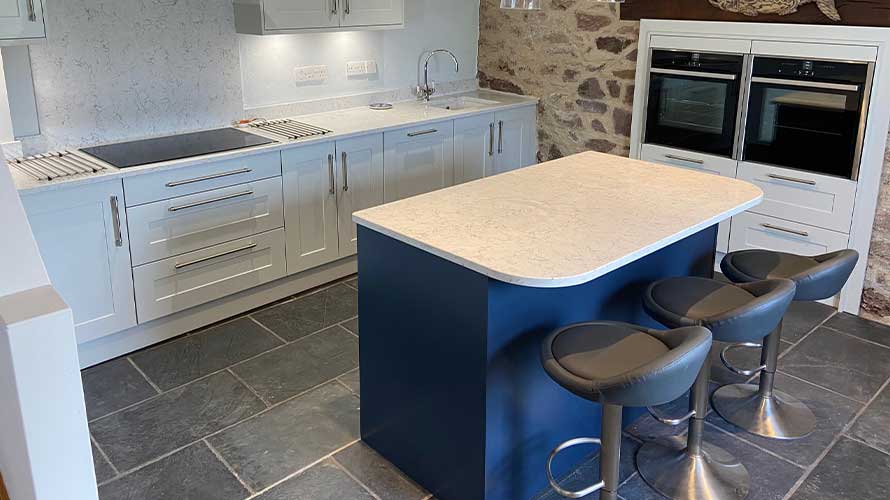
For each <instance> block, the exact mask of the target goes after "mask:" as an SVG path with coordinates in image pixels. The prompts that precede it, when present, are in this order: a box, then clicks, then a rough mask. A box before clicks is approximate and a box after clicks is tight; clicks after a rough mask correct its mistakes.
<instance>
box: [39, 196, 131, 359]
mask: <svg viewBox="0 0 890 500" xmlns="http://www.w3.org/2000/svg"><path fill="white" fill-rule="evenodd" d="M123 200H124V193H123V187H122V185H121V181H120V180H116V181H109V182H102V183H95V184H87V185H83V186H76V187H72V188H68V189H60V190H55V191H47V192H43V193H35V194H33V195H27V194H26V195H24V196H22V202H23V204H24V206H25V210H26V212H27V213H28V220H29V222H30V223H31V230H32V231H33V232H34V237H35V239H36V240H37V244H38V246H39V247H40V254H41V256H42V257H43V261H44V263H45V265H46V269H47V272H48V273H49V277H50V281H52V284H53V286H54V287H55V288H56V289H57V290H58V291H59V294H61V296H62V298H63V299H65V302H67V303H68V305H69V306H70V307H71V309H72V311H73V312H74V324H75V327H76V332H77V341H78V343H83V342H87V341H90V340H94V339H97V338H100V337H104V336H106V335H109V334H112V333H115V332H119V331H121V330H125V329H127V328H129V327H131V326H134V325H136V306H135V301H134V298H133V277H132V274H131V265H130V243H129V237H128V233H127V218H126V212H125V210H124V203H123Z"/></svg>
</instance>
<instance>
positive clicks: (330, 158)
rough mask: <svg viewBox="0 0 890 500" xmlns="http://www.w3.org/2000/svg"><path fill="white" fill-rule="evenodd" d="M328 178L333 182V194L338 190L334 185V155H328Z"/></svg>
mask: <svg viewBox="0 0 890 500" xmlns="http://www.w3.org/2000/svg"><path fill="white" fill-rule="evenodd" d="M328 177H330V180H331V191H330V192H331V194H334V192H335V191H336V190H337V186H335V185H334V155H332V154H329V155H328Z"/></svg>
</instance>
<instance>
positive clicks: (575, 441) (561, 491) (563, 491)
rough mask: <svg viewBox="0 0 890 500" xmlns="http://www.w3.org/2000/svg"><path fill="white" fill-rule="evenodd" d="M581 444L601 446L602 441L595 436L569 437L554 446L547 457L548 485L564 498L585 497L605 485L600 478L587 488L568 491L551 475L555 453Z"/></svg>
mask: <svg viewBox="0 0 890 500" xmlns="http://www.w3.org/2000/svg"><path fill="white" fill-rule="evenodd" d="M582 444H597V445H600V446H602V441H600V440H599V439H596V438H576V439H570V440H568V441H566V442H565V443H562V444H561V445H559V446H557V447H556V448H554V449H553V451H551V452H550V456H549V457H547V481H549V482H550V486H551V487H552V488H553V490H554V491H555V492H557V493H559V494H560V495H561V496H563V497H565V498H581V497H586V496H587V495H589V494H591V493H593V492H595V491H599V490H601V489H603V488H605V487H606V482H605V481H603V480H600V482H598V483H596V484H593V485H590V486H588V487H587V488H584V489H583V490H578V491H570V490H566V489H563V488H562V487H561V486H560V485H559V483H558V482H557V481H556V479H555V478H554V477H553V470H552V467H553V459H554V458H556V455H558V454H559V452H561V451H562V450H565V449H567V448H571V447H573V446H578V445H582Z"/></svg>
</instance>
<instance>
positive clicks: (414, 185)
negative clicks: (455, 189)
mask: <svg viewBox="0 0 890 500" xmlns="http://www.w3.org/2000/svg"><path fill="white" fill-rule="evenodd" d="M383 142H384V144H385V148H386V149H385V150H384V154H383V158H384V188H383V192H384V201H385V202H386V203H389V202H392V201H396V200H401V199H403V198H409V197H411V196H416V195H419V194H423V193H428V192H430V191H435V190H437V189H442V188H446V187H449V186H452V185H454V122H453V121H451V120H448V121H443V122H436V123H431V124H427V125H422V126H419V127H411V128H406V129H401V130H394V131H391V132H386V134H385V136H384V140H383Z"/></svg>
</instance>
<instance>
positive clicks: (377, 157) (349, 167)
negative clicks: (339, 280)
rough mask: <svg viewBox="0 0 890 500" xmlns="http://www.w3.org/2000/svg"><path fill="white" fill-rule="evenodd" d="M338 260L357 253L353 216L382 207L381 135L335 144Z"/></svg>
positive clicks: (356, 237)
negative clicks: (338, 216)
mask: <svg viewBox="0 0 890 500" xmlns="http://www.w3.org/2000/svg"><path fill="white" fill-rule="evenodd" d="M337 160H338V168H337V185H338V186H339V190H340V193H339V195H338V199H337V209H338V211H339V213H340V224H339V233H340V257H347V256H349V255H353V254H355V253H356V252H357V251H358V234H357V231H356V228H355V223H354V222H352V214H353V212H358V211H359V210H364V209H366V208H371V207H376V206H377V205H382V204H383V134H374V135H368V136H364V137H356V138H354V139H346V140H343V141H337Z"/></svg>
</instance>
